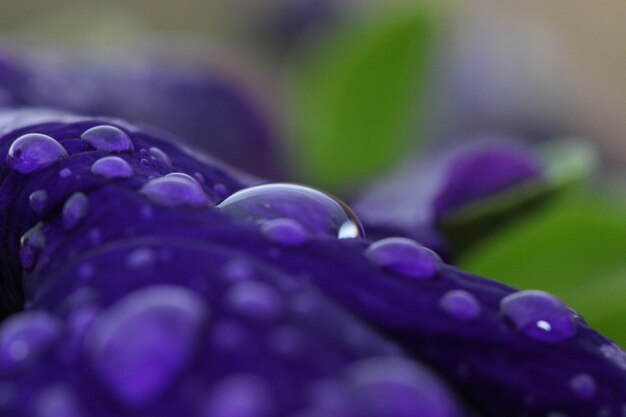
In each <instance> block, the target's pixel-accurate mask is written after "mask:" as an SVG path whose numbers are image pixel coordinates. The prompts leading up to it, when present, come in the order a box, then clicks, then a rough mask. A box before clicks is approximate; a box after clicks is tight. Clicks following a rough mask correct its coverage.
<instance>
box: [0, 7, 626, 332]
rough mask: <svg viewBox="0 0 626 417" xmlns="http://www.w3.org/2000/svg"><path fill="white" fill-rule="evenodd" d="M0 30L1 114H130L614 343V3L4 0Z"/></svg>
mask: <svg viewBox="0 0 626 417" xmlns="http://www.w3.org/2000/svg"><path fill="white" fill-rule="evenodd" d="M0 1H2V0H0ZM0 28H1V29H0V106H6V107H16V106H18V107H19V106H33V105H34V106H44V107H53V108H57V109H63V110H69V111H73V112H78V113H83V114H89V115H107V116H114V117H120V118H124V119H127V120H129V121H131V122H136V123H143V124H146V125H149V126H154V127H156V128H159V129H163V130H165V131H168V132H171V133H172V134H173V135H174V136H177V137H179V138H182V139H183V140H185V141H187V142H188V143H189V145H190V146H193V147H196V148H199V149H203V150H205V151H207V152H209V153H211V154H212V155H214V156H215V157H217V158H219V159H221V160H224V161H226V162H227V163H229V164H231V165H233V166H235V167H236V168H239V169H241V170H243V171H247V172H250V173H252V174H254V175H256V176H259V177H261V178H265V179H269V180H282V181H297V182H304V183H307V184H311V185H314V186H317V187H320V188H323V189H326V190H329V191H332V192H334V193H336V194H338V195H340V196H341V197H343V198H344V199H346V200H348V202H349V203H350V204H352V205H353V207H354V208H355V210H356V211H357V213H358V214H359V215H360V216H361V219H362V220H363V222H364V224H365V226H366V233H369V234H368V236H370V237H371V238H376V237H384V236H386V235H388V234H390V233H391V234H400V235H404V236H407V237H411V238H414V239H416V240H420V241H421V242H422V243H424V244H427V245H428V246H430V247H432V248H433V249H435V250H437V251H439V252H440V253H441V254H442V256H445V257H446V259H447V260H448V261H450V262H452V263H454V264H457V265H459V266H460V267H462V268H464V269H467V270H469V271H471V272H475V273H480V274H482V275H485V276H489V277H491V278H494V279H498V280H501V281H503V282H505V283H508V284H511V285H514V286H516V287H519V288H537V289H544V290H547V291H551V292H554V293H555V294H557V295H558V296H560V297H561V298H562V299H564V300H565V301H566V302H568V303H569V304H570V305H571V306H572V307H573V308H575V309H576V310H577V311H578V312H579V313H580V314H582V315H583V316H585V317H586V318H587V320H588V321H590V322H591V324H592V325H594V326H595V327H597V328H599V329H600V330H602V331H604V332H606V333H607V334H608V335H609V336H610V337H613V338H614V339H615V340H617V341H620V342H626V326H624V325H623V323H624V318H626V303H624V302H623V300H624V299H625V298H626V297H625V295H626V215H625V214H624V213H626V211H624V208H625V207H626V206H625V205H624V201H625V200H624V195H625V194H624V186H623V185H622V184H623V182H622V181H623V179H624V175H625V174H624V167H625V166H626V141H625V139H624V138H625V137H626V43H625V42H624V39H626V2H623V1H617V0H605V1H603V2H601V3H598V2H589V1H582V0H568V1H551V2H545V1H539V0H529V1H524V2H519V1H512V0H507V1H502V0H499V1H496V0H472V1H469V0H468V1H464V0H458V1H454V0H449V1H439V2H438V1H434V0H433V1H417V0H412V1H410V0H406V1H403V0H393V1H392V0H213V1H201V0H180V1H178V2H171V1H164V0H142V1H128V0H125V1H122V0H110V1H108V2H106V4H104V3H103V2H97V1H94V0H90V1H86V0H83V1H80V2H79V1H75V0H48V1H45V2H43V1H37V0H22V1H20V2H15V1H6V0H4V1H2V13H1V14H0ZM368 231H369V232H368Z"/></svg>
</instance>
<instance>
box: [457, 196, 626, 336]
mask: <svg viewBox="0 0 626 417" xmlns="http://www.w3.org/2000/svg"><path fill="white" fill-rule="evenodd" d="M625 213H626V205H625V204H623V203H621V202H616V201H607V200H602V199H600V198H599V197H597V196H586V197H585V198H581V199H576V200H564V201H561V202H560V203H559V204H555V205H552V206H549V207H547V208H546V209H544V210H540V211H538V212H535V213H534V214H533V215H531V216H529V217H527V218H525V219H523V220H520V221H518V222H516V223H515V224H513V225H511V226H509V227H507V228H505V229H503V230H501V231H500V232H499V233H498V234H496V235H494V236H492V237H491V238H490V239H487V240H485V241H483V242H482V243H481V244H480V245H479V246H477V247H475V248H473V250H472V251H471V252H470V253H468V254H467V255H466V256H465V257H464V259H463V260H462V261H461V262H460V266H461V267H462V268H463V269H465V270H467V271H470V272H473V273H477V274H480V275H484V276H487V277H490V278H493V279H496V280H499V281H501V282H504V283H507V284H510V285H512V286H515V287H517V288H520V289H542V290H546V291H549V292H552V293H554V294H556V295H557V296H559V297H560V298H561V299H563V300H564V301H565V302H566V303H568V304H569V305H570V306H571V307H573V308H575V309H576V310H577V311H579V312H580V313H581V314H582V315H583V316H584V317H585V318H586V319H587V320H588V322H589V323H590V325H591V326H593V327H594V328H596V329H597V330H599V331H601V332H603V333H604V334H606V335H607V336H608V337H611V338H613V339H614V340H616V341H617V342H620V343H623V344H626V326H625V325H624V323H625V322H626V303H625V302H624V299H626V215H625Z"/></svg>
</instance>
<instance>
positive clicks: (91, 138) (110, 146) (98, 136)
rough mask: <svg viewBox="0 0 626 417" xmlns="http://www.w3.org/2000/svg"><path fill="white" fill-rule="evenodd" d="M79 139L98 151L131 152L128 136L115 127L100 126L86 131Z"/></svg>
mask: <svg viewBox="0 0 626 417" xmlns="http://www.w3.org/2000/svg"><path fill="white" fill-rule="evenodd" d="M81 139H83V140H85V141H87V142H89V144H90V145H91V146H93V147H94V148H95V149H98V150H100V151H107V152H131V151H132V150H133V142H132V141H131V140H130V138H129V137H128V135H127V134H126V133H125V132H124V131H123V130H121V129H119V128H117V127H115V126H109V125H100V126H95V127H92V128H91V129H88V130H86V131H85V132H84V133H83V134H82V135H81Z"/></svg>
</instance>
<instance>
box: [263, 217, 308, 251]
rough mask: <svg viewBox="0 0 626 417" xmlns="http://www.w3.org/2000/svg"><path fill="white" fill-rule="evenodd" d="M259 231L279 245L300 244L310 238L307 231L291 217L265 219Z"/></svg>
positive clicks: (293, 245)
mask: <svg viewBox="0 0 626 417" xmlns="http://www.w3.org/2000/svg"><path fill="white" fill-rule="evenodd" d="M261 232H262V233H263V234H264V235H265V237H267V238H268V239H269V240H271V241H272V242H274V243H277V244H279V245H281V246H292V247H295V246H302V245H304V244H305V243H307V242H308V241H309V239H310V235H309V232H308V231H307V230H306V229H305V228H304V227H302V225H301V224H300V223H298V222H297V221H295V220H292V219H272V220H266V221H264V222H263V224H262V225H261Z"/></svg>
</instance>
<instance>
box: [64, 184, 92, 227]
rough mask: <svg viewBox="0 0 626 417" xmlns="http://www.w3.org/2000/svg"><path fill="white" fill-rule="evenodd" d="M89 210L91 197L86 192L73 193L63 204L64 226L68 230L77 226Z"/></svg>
mask: <svg viewBox="0 0 626 417" xmlns="http://www.w3.org/2000/svg"><path fill="white" fill-rule="evenodd" d="M88 212H89V199H88V198H87V196H86V195H85V194H84V193H81V192H77V193H74V194H72V196H71V197H70V198H68V199H67V201H66V202H65V204H64V205H63V213H62V217H63V227H65V229H66V230H72V229H74V228H76V227H77V226H78V225H79V224H80V223H81V222H82V221H83V220H84V219H85V217H86V216H87V213H88Z"/></svg>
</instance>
